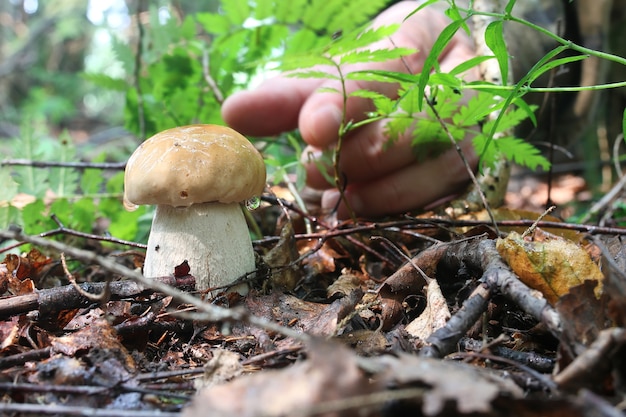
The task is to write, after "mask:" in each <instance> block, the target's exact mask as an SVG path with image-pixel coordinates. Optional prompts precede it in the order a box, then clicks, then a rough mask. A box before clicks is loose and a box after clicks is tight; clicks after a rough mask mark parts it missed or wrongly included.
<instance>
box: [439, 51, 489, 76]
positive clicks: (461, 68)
mask: <svg viewBox="0 0 626 417" xmlns="http://www.w3.org/2000/svg"><path fill="white" fill-rule="evenodd" d="M493 58H495V57H493V56H489V55H486V56H475V57H474V58H470V59H468V60H465V61H463V62H461V63H460V64H459V65H457V66H456V67H454V68H452V70H450V72H449V74H450V75H459V74H462V73H464V72H466V71H468V70H470V69H472V68H474V67H476V66H478V65H480V64H482V63H483V62H485V61H486V60H488V59H493Z"/></svg>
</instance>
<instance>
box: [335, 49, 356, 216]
mask: <svg viewBox="0 0 626 417" xmlns="http://www.w3.org/2000/svg"><path fill="white" fill-rule="evenodd" d="M331 61H332V62H333V65H334V66H335V68H337V72H338V74H339V79H340V82H341V95H342V100H343V103H342V109H341V124H340V125H339V135H338V138H337V148H336V149H335V152H334V153H333V169H334V171H335V186H336V187H337V190H338V191H339V196H340V201H343V202H344V204H345V205H346V207H347V209H348V212H349V213H350V217H351V218H352V220H353V221H354V222H355V223H356V215H355V213H354V210H353V209H352V206H351V205H350V202H349V201H348V199H347V198H346V193H345V191H346V185H347V184H346V181H344V179H343V178H342V173H341V168H340V167H339V162H340V160H341V149H342V147H343V140H344V138H345V136H346V133H348V131H349V130H350V129H352V126H351V125H349V123H348V121H347V120H346V119H347V117H348V116H347V108H348V93H347V90H346V79H345V77H344V76H343V72H342V71H341V66H340V65H339V64H337V63H335V61H333V60H331Z"/></svg>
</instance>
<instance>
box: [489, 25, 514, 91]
mask: <svg viewBox="0 0 626 417" xmlns="http://www.w3.org/2000/svg"><path fill="white" fill-rule="evenodd" d="M485 43H486V44H487V46H488V47H489V49H491V50H492V51H493V53H494V55H495V56H496V59H497V60H498V66H499V67H500V77H501V83H502V85H507V84H508V77H509V53H508V50H507V48H506V42H505V41H504V32H503V30H502V21H501V20H496V21H494V22H491V23H489V25H488V26H487V29H485Z"/></svg>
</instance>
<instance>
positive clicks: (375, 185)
mask: <svg viewBox="0 0 626 417" xmlns="http://www.w3.org/2000/svg"><path fill="white" fill-rule="evenodd" d="M461 146H462V149H463V152H464V154H465V155H466V158H467V159H468V161H469V162H470V163H471V165H472V167H473V168H474V167H475V166H476V164H477V160H478V158H477V156H476V154H475V153H474V151H473V148H472V144H471V142H470V141H464V142H462V144H461ZM468 179H469V174H468V173H467V170H466V168H465V166H464V164H463V163H462V161H461V159H460V157H459V155H458V154H457V152H456V150H454V149H451V150H449V151H447V152H445V153H444V154H442V155H441V156H440V157H438V158H436V159H431V160H428V161H425V162H424V163H420V164H417V163H415V164H412V165H409V166H408V167H405V168H403V169H401V170H399V171H397V172H394V173H392V174H390V175H388V176H385V177H382V178H379V179H377V180H375V181H372V182H366V183H353V184H349V185H348V187H347V189H346V190H345V195H346V198H347V199H348V203H349V205H350V207H351V208H352V209H353V210H354V211H355V213H356V215H357V216H365V217H375V216H381V215H386V214H395V213H402V212H405V211H409V210H413V209H416V208H421V207H424V206H426V205H429V204H431V203H433V202H434V201H437V200H439V199H442V198H444V197H447V196H450V195H453V194H455V193H458V192H459V191H461V190H462V188H463V187H464V186H465V185H466V184H467V182H468ZM338 201H339V193H338V191H336V190H329V191H326V192H325V194H324V196H323V198H322V207H323V208H324V209H327V210H332V209H333V208H335V207H338V210H337V216H338V217H339V218H347V217H349V212H348V208H347V207H346V205H345V204H343V203H340V204H339V205H338V206H337V202H338Z"/></svg>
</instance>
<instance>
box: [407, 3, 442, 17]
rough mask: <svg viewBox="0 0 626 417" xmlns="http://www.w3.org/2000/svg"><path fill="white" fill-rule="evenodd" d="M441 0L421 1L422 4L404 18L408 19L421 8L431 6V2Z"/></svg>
mask: <svg viewBox="0 0 626 417" xmlns="http://www.w3.org/2000/svg"><path fill="white" fill-rule="evenodd" d="M437 2H439V0H427V1H423V2H420V5H419V6H418V7H417V8H415V10H413V11H412V12H411V13H409V14H408V15H407V16H406V17H405V18H404V20H405V21H406V20H407V19H408V18H410V17H411V16H413V15H414V14H415V13H417V12H419V11H420V10H422V9H424V8H425V7H428V6H430V5H431V4H434V3H437Z"/></svg>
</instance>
